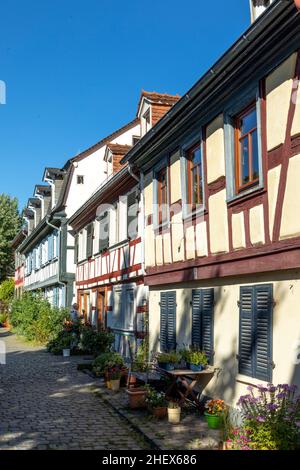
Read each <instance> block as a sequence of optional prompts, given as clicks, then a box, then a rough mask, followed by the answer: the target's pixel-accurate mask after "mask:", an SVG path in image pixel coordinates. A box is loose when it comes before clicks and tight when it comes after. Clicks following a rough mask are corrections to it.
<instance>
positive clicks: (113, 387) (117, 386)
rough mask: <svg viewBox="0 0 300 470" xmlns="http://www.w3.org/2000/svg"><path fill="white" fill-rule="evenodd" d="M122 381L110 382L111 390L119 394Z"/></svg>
mask: <svg viewBox="0 0 300 470" xmlns="http://www.w3.org/2000/svg"><path fill="white" fill-rule="evenodd" d="M120 382H121V379H116V380H110V389H111V390H112V391H113V392H118V391H119V390H120Z"/></svg>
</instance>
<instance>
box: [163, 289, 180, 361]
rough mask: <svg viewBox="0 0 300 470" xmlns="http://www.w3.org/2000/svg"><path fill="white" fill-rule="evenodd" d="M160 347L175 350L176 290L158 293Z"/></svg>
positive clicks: (164, 349) (165, 349)
mask: <svg viewBox="0 0 300 470" xmlns="http://www.w3.org/2000/svg"><path fill="white" fill-rule="evenodd" d="M160 349H161V351H162V352H165V351H175V350H176V292H161V294H160Z"/></svg>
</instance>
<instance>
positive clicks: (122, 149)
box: [107, 144, 132, 155]
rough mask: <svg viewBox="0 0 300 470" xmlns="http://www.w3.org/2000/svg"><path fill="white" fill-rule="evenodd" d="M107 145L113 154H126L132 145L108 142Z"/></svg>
mask: <svg viewBox="0 0 300 470" xmlns="http://www.w3.org/2000/svg"><path fill="white" fill-rule="evenodd" d="M107 147H108V148H109V150H110V151H111V153H113V154H115V155H126V153H128V152H129V150H130V149H131V148H132V145H120V144H108V145H107Z"/></svg>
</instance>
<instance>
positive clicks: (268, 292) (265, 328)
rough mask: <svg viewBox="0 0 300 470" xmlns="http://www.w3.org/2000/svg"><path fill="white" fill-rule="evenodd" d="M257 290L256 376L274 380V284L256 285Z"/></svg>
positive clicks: (255, 312)
mask: <svg viewBox="0 0 300 470" xmlns="http://www.w3.org/2000/svg"><path fill="white" fill-rule="evenodd" d="M254 289H255V290H254V292H255V310H254V315H255V330H254V341H255V345H256V348H255V358H254V369H255V377H256V378H257V379H260V380H265V381H269V382H271V381H272V370H273V361H272V329H273V318H272V317H273V286H272V285H271V284H267V285H261V286H256V287H255V288H254Z"/></svg>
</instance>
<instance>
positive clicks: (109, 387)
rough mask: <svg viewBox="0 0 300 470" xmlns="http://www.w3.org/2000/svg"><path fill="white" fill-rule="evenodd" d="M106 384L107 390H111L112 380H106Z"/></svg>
mask: <svg viewBox="0 0 300 470" xmlns="http://www.w3.org/2000/svg"><path fill="white" fill-rule="evenodd" d="M105 384H106V388H107V389H108V390H111V381H110V380H106V382H105Z"/></svg>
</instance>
